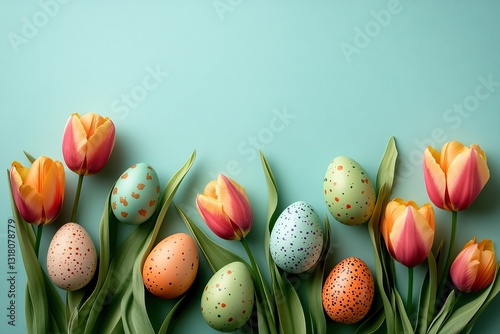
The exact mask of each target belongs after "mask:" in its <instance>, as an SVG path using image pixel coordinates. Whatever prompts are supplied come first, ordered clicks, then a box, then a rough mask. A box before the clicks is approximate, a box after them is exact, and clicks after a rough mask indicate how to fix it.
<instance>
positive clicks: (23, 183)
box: [10, 157, 65, 225]
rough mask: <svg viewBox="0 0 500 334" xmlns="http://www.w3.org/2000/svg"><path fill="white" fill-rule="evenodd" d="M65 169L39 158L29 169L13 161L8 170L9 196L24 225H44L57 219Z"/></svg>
mask: <svg viewBox="0 0 500 334" xmlns="http://www.w3.org/2000/svg"><path fill="white" fill-rule="evenodd" d="M64 180H65V176H64V167H63V165H62V163H61V162H59V161H53V160H52V159H50V158H47V157H40V158H38V159H36V160H35V161H34V162H33V165H32V166H31V167H23V166H22V165H21V164H20V163H19V162H17V161H14V162H13V163H12V166H11V168H10V183H11V186H12V195H13V197H14V202H15V204H16V207H17V210H18V211H19V213H20V214H21V216H22V217H23V219H24V220H25V221H27V222H28V223H31V224H35V225H46V224H50V223H51V222H53V221H54V219H56V217H57V216H58V215H59V213H60V212H61V209H62V204H63V199H64V184H65V181H64Z"/></svg>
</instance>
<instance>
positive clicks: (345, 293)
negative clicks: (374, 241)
mask: <svg viewBox="0 0 500 334" xmlns="http://www.w3.org/2000/svg"><path fill="white" fill-rule="evenodd" d="M374 294H375V284H374V281H373V275H372V273H371V271H370V268H368V266H367V265H366V263H365V262H363V261H362V260H361V259H359V258H356V257H348V258H346V259H344V260H342V261H340V262H339V263H338V264H337V265H336V266H335V267H334V268H333V269H332V271H331V272H330V274H329V275H328V277H327V278H326V280H325V282H324V284H323V291H322V296H321V298H322V301H323V308H324V310H325V312H326V314H327V315H328V316H329V317H330V318H331V319H332V320H334V321H336V322H339V323H343V324H353V323H356V322H358V321H360V320H361V319H363V318H364V317H365V316H366V314H367V313H368V311H369V310H370V307H371V305H372V302H373V297H374Z"/></svg>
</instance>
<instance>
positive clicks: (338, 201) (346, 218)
mask: <svg viewBox="0 0 500 334" xmlns="http://www.w3.org/2000/svg"><path fill="white" fill-rule="evenodd" d="M323 191H324V195H325V202H326V205H327V207H328V211H330V213H331V214H332V216H333V217H334V218H335V219H336V220H337V221H339V222H341V223H343V224H346V225H359V224H363V223H365V222H367V221H368V219H370V217H371V215H372V213H373V209H374V208H375V199H376V195H375V188H374V186H373V184H372V182H371V181H370V178H369V177H368V174H367V173H366V172H365V170H364V169H363V167H361V165H360V164H358V163H357V162H356V161H354V160H353V159H351V158H349V157H345V156H340V157H337V158H335V159H333V160H332V161H331V162H330V165H329V166H328V168H327V170H326V173H325V178H324V180H323Z"/></svg>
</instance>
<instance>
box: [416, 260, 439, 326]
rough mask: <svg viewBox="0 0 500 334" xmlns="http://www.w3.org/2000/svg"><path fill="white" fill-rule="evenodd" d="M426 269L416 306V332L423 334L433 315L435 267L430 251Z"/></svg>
mask: <svg viewBox="0 0 500 334" xmlns="http://www.w3.org/2000/svg"><path fill="white" fill-rule="evenodd" d="M427 263H428V269H427V273H426V274H425V277H424V281H423V283H422V288H421V289H420V293H421V294H420V301H419V307H418V318H417V319H418V321H417V333H420V334H425V333H426V332H427V328H428V326H429V325H430V324H431V322H432V317H433V316H434V307H435V305H436V292H437V283H438V281H437V267H436V260H435V259H434V255H433V254H432V252H429V255H428V256H427Z"/></svg>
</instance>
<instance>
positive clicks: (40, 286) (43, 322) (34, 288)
mask: <svg viewBox="0 0 500 334" xmlns="http://www.w3.org/2000/svg"><path fill="white" fill-rule="evenodd" d="M7 178H8V179H9V180H8V184H9V190H10V198H11V207H12V214H13V217H14V224H15V226H16V232H17V237H18V240H19V248H20V249H21V254H22V258H23V263H24V268H25V271H26V278H27V285H28V289H29V294H28V296H29V297H30V299H31V302H29V303H27V305H26V307H27V311H28V312H27V313H28V314H29V315H30V317H31V316H32V321H33V322H32V323H27V324H26V325H27V329H28V331H29V332H30V333H46V332H47V331H48V330H49V309H48V303H47V291H46V289H45V283H44V277H43V271H42V268H41V266H40V263H39V261H38V258H37V256H36V254H35V250H34V249H33V243H32V241H31V239H30V236H29V232H28V231H29V230H28V229H31V226H28V224H27V223H26V222H25V221H24V220H23V219H22V217H21V215H20V214H19V211H18V210H17V207H16V205H15V203H14V199H13V196H12V187H11V184H10V177H9V172H7Z"/></svg>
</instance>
